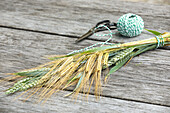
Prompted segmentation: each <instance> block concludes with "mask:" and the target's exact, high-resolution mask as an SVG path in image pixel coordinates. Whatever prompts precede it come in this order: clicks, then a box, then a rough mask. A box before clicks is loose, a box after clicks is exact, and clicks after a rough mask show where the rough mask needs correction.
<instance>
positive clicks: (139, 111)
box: [0, 86, 170, 113]
mask: <svg viewBox="0 0 170 113" xmlns="http://www.w3.org/2000/svg"><path fill="white" fill-rule="evenodd" d="M0 88H1V89H5V88H4V87H2V86H1V87H0ZM68 93H70V92H68V91H61V92H60V93H58V94H55V95H53V96H52V97H51V98H50V99H49V100H47V101H46V103H45V104H43V105H42V104H41V103H39V104H35V102H36V101H37V99H38V97H37V96H34V98H30V99H28V100H27V101H26V102H23V101H22V100H24V99H25V98H24V97H19V98H18V99H17V100H15V101H14V98H15V97H17V96H18V95H19V93H17V94H15V95H13V96H6V95H4V92H2V91H0V112H1V113H27V112H29V113H49V112H50V113H56V112H57V113H61V112H62V113H87V112H90V113H113V112H114V113H120V112H121V113H122V112H126V113H132V112H134V113H150V112H152V113H160V112H162V113H168V112H169V111H170V108H169V107H164V106H158V105H152V104H144V103H138V102H132V101H125V100H120V99H114V98H106V97H102V98H101V99H100V100H98V101H96V100H95V97H94V96H93V95H89V100H88V101H85V100H82V99H81V98H80V99H79V98H78V99H77V100H76V101H73V100H72V99H71V98H68V97H67V98H66V97H63V95H66V94H68ZM80 96H83V95H81V94H80ZM75 102H76V103H75Z"/></svg>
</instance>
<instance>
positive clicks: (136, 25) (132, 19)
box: [117, 13, 144, 37]
mask: <svg viewBox="0 0 170 113" xmlns="http://www.w3.org/2000/svg"><path fill="white" fill-rule="evenodd" d="M117 29H118V31H119V33H120V34H121V35H123V36H126V37H135V36H137V35H139V34H141V32H142V31H143V29H144V22H143V19H142V18H141V17H140V16H138V15H136V14H132V13H128V14H125V15H123V16H121V17H120V18H119V20H118V22H117Z"/></svg>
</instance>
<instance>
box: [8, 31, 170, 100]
mask: <svg viewBox="0 0 170 113" xmlns="http://www.w3.org/2000/svg"><path fill="white" fill-rule="evenodd" d="M169 44H170V33H168V32H165V33H163V34H161V35H159V36H156V37H153V38H150V39H146V40H140V41H135V42H129V43H124V44H115V45H107V46H102V47H96V48H92V49H90V50H86V51H83V52H78V53H73V54H70V55H55V56H52V57H49V59H51V60H52V61H51V62H48V63H46V64H43V65H40V66H37V67H35V68H32V69H28V70H23V71H20V72H17V73H11V75H14V76H15V77H13V78H10V79H16V78H17V80H18V81H17V82H16V83H15V84H14V85H13V87H11V88H9V89H8V90H7V91H6V94H12V93H14V92H17V91H25V92H27V91H30V92H31V93H29V95H28V98H29V97H30V96H32V95H34V94H36V93H37V92H38V94H39V98H40V99H39V101H41V100H46V99H48V98H49V97H50V96H51V95H52V94H54V93H55V92H57V91H60V90H64V89H65V88H68V87H70V86H73V87H74V90H73V92H72V93H71V94H72V95H73V97H75V98H76V97H77V95H78V93H79V92H83V93H84V94H86V95H87V96H88V94H89V92H90V91H91V87H92V86H94V94H95V95H96V97H98V96H100V94H101V86H102V81H106V80H107V78H108V76H109V75H110V74H112V73H113V72H115V71H117V70H118V69H120V68H121V67H122V66H124V65H125V64H126V63H128V62H129V61H130V60H131V59H132V58H133V57H135V56H137V55H139V54H141V53H143V52H145V51H148V50H153V49H155V48H157V47H162V46H167V45H169ZM105 69H108V70H109V71H108V73H107V74H106V75H104V76H105V79H104V80H102V79H101V72H102V70H105ZM29 89H32V90H29ZM69 95H70V94H69Z"/></svg>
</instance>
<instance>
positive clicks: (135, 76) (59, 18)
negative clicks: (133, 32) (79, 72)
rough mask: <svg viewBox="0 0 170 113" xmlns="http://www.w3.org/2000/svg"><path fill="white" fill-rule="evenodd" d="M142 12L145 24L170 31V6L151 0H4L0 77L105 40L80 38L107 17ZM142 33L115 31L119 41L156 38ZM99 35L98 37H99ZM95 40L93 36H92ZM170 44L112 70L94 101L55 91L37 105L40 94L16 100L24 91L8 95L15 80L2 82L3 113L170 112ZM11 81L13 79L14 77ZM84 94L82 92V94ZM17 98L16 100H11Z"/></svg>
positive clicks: (0, 8)
mask: <svg viewBox="0 0 170 113" xmlns="http://www.w3.org/2000/svg"><path fill="white" fill-rule="evenodd" d="M129 12H132V13H136V14H138V15H140V16H142V18H143V19H144V22H145V27H146V28H148V29H156V30H158V31H161V32H164V31H170V27H169V25H170V6H169V5H151V4H145V3H132V2H122V1H119V0H112V1H109V0H108V1H107V0H106V1H102V0H95V1H87V0H74V1H73V0H70V1H66V0H62V1H56V0H50V1H46V0H34V1H30V0H4V1H1V2H0V77H1V78H2V77H5V76H7V75H5V73H9V72H16V71H19V70H22V69H25V68H31V67H35V66H37V65H39V64H40V63H44V62H47V61H48V60H46V59H44V58H43V56H44V55H50V54H66V53H68V52H71V51H73V50H76V49H80V48H84V47H86V46H89V45H91V44H94V43H97V42H99V41H103V40H105V39H106V37H105V38H98V37H93V36H92V37H90V38H89V39H90V40H85V41H83V42H81V43H78V44H75V43H74V41H75V40H76V38H77V37H79V36H80V35H82V34H83V33H85V32H86V31H87V30H88V29H89V28H91V27H92V26H93V25H95V23H97V22H98V21H100V20H103V19H110V20H112V21H115V22H116V21H117V19H118V18H119V17H120V16H121V15H123V14H125V13H129ZM152 36H153V35H151V34H150V33H147V32H146V31H144V32H143V33H142V35H140V36H138V37H135V38H132V39H129V38H122V37H120V36H114V39H113V40H112V41H113V42H115V41H116V42H129V41H134V40H140V39H145V38H150V37H152ZM96 38H98V39H96ZM92 39H93V40H92ZM169 57H170V51H169V48H166V49H165V48H162V49H157V50H154V51H148V52H146V53H144V54H142V55H140V56H138V57H135V58H134V59H133V60H132V61H131V62H130V63H129V64H128V65H127V66H126V67H123V68H121V69H120V70H118V71H117V72H116V73H114V74H112V75H111V76H110V78H109V81H108V83H107V84H103V87H102V89H103V93H102V96H101V99H100V100H98V101H96V100H95V97H94V95H93V92H91V95H90V96H89V101H88V102H87V101H84V100H82V99H78V100H77V102H76V103H75V102H74V101H72V99H71V97H69V98H65V97H63V94H66V93H68V92H70V90H72V89H71V88H70V89H68V91H62V92H60V93H58V94H56V95H53V96H52V98H51V99H50V100H48V101H47V103H45V104H44V105H43V106H42V105H41V104H34V101H35V100H36V98H37V97H36V96H35V97H32V98H30V99H29V100H28V101H26V102H25V103H24V102H22V100H23V99H24V97H20V98H19V99H18V100H15V101H12V100H13V98H15V97H16V96H17V95H19V94H20V93H16V94H14V95H10V96H6V95H5V94H4V92H3V91H4V90H5V89H7V88H8V87H10V86H11V85H3V84H1V85H0V87H1V88H0V93H1V94H0V112H16V113H17V112H96V113H98V112H154V113H155V112H163V113H168V112H169V111H170V74H169V72H170V60H169ZM9 83H10V82H9ZM80 95H81V94H80ZM11 101H12V102H11Z"/></svg>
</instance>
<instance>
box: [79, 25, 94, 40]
mask: <svg viewBox="0 0 170 113" xmlns="http://www.w3.org/2000/svg"><path fill="white" fill-rule="evenodd" d="M94 29H95V27H93V28H92V29H90V30H89V31H88V32H87V33H85V34H84V35H82V36H81V37H80V38H78V39H77V40H76V42H80V41H82V40H83V39H85V38H87V37H89V36H91V35H92V34H93V33H94Z"/></svg>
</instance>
